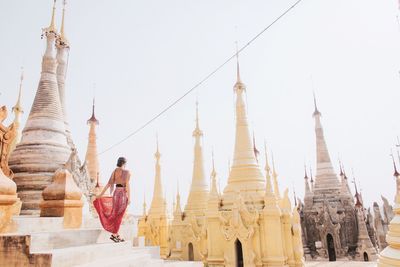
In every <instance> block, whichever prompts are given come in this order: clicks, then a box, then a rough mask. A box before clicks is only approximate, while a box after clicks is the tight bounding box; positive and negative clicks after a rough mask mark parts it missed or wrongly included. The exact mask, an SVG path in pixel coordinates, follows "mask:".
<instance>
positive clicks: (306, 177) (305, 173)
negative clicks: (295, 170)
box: [304, 163, 308, 180]
mask: <svg viewBox="0 0 400 267" xmlns="http://www.w3.org/2000/svg"><path fill="white" fill-rule="evenodd" d="M304 179H306V180H308V175H307V165H306V164H305V163H304Z"/></svg>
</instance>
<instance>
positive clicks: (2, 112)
mask: <svg viewBox="0 0 400 267" xmlns="http://www.w3.org/2000/svg"><path fill="white" fill-rule="evenodd" d="M6 118H7V108H6V106H2V107H1V108H0V168H1V169H2V171H3V173H4V174H5V175H6V176H7V177H9V178H11V179H12V178H13V176H14V173H13V172H12V171H11V169H10V168H9V167H8V158H9V156H10V152H11V144H12V142H13V141H14V139H15V138H16V137H17V130H16V127H15V125H14V123H11V124H10V126H8V127H7V126H4V124H3V122H4V120H5V119H6Z"/></svg>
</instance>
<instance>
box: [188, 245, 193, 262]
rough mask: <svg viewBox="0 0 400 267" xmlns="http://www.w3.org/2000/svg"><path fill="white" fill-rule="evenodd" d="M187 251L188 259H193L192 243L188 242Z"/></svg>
mask: <svg viewBox="0 0 400 267" xmlns="http://www.w3.org/2000/svg"><path fill="white" fill-rule="evenodd" d="M188 253H189V261H194V252H193V244H192V243H189V245H188Z"/></svg>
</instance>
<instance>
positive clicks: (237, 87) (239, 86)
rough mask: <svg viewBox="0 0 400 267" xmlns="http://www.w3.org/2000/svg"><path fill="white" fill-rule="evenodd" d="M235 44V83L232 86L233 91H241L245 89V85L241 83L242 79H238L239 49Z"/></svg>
mask: <svg viewBox="0 0 400 267" xmlns="http://www.w3.org/2000/svg"><path fill="white" fill-rule="evenodd" d="M235 44H236V83H235V86H234V90H235V92H239V91H240V92H242V91H245V90H246V86H245V85H244V84H243V83H242V80H241V79H240V66H239V50H238V44H237V42H235Z"/></svg>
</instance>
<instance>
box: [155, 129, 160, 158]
mask: <svg viewBox="0 0 400 267" xmlns="http://www.w3.org/2000/svg"><path fill="white" fill-rule="evenodd" d="M156 146H157V150H156V153H155V154H154V156H155V157H156V159H157V160H159V159H160V157H161V154H160V150H159V147H158V133H156Z"/></svg>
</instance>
